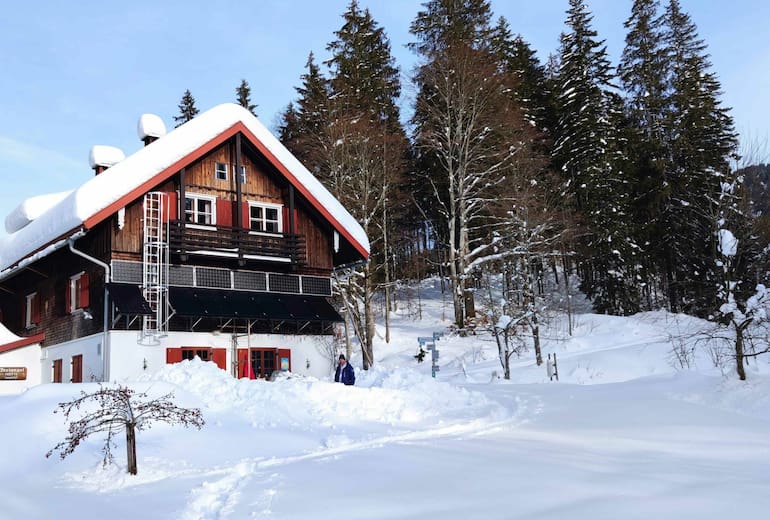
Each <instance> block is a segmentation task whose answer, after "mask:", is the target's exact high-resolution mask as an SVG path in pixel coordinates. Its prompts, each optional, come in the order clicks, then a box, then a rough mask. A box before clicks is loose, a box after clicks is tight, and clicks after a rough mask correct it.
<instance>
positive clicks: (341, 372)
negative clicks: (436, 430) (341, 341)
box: [334, 354, 356, 385]
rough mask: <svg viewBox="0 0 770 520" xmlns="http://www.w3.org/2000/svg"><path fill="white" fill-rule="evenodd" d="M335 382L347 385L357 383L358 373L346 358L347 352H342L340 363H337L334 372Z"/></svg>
mask: <svg viewBox="0 0 770 520" xmlns="http://www.w3.org/2000/svg"><path fill="white" fill-rule="evenodd" d="M334 382H335V383H344V384H346V385H354V384H356V374H355V372H353V367H352V366H350V364H348V362H347V360H346V359H345V354H340V364H339V365H337V371H336V372H335V373H334Z"/></svg>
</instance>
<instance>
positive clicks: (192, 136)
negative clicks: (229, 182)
mask: <svg viewBox="0 0 770 520" xmlns="http://www.w3.org/2000/svg"><path fill="white" fill-rule="evenodd" d="M238 132H242V133H243V134H244V135H245V136H246V138H247V139H248V140H249V141H250V142H251V143H252V144H253V145H254V146H255V147H256V148H257V149H258V150H259V151H260V152H261V153H262V154H264V155H265V156H266V158H267V160H268V161H270V162H271V163H272V164H273V165H274V166H275V167H276V168H277V169H278V171H279V172H280V173H281V174H282V175H284V176H285V177H286V178H287V179H288V181H289V182H290V183H292V184H293V185H294V187H295V189H297V190H298V191H299V192H300V193H302V194H303V195H304V196H305V197H306V198H307V199H308V201H309V202H310V203H311V204H312V205H313V206H314V207H315V208H316V209H317V210H318V211H319V212H320V213H321V215H323V216H324V218H326V219H327V220H328V221H329V222H330V223H331V225H332V226H333V227H334V229H335V230H336V231H337V232H339V233H340V234H341V235H342V236H343V237H345V238H346V239H347V240H348V241H349V242H350V243H351V245H352V246H353V247H354V248H355V249H356V250H357V251H358V253H359V254H361V256H362V257H363V258H366V257H368V256H369V240H368V238H367V237H366V233H365V232H364V230H363V228H362V227H361V226H360V225H359V224H358V222H357V221H356V219H355V218H353V216H352V215H351V214H350V213H348V211H347V210H346V209H345V208H344V207H343V206H342V204H340V202H339V201H338V200H337V199H336V198H335V197H334V196H333V195H332V194H331V193H329V191H328V190H327V189H326V188H325V187H324V186H323V185H322V184H321V183H320V182H319V181H318V179H316V178H315V176H314V175H313V174H312V173H310V172H309V171H308V170H307V168H305V167H304V166H303V165H302V163H300V162H299V161H298V160H297V159H296V158H295V157H294V156H293V155H292V154H291V152H289V151H288V150H287V149H286V148H285V147H284V146H283V145H282V144H281V143H280V141H278V139H276V137H275V136H274V135H273V134H272V133H271V132H270V131H269V130H268V129H267V128H265V126H264V125H262V123H261V122H260V121H259V120H258V119H257V118H256V117H254V115H253V114H251V112H249V111H248V110H246V109H245V108H243V107H241V106H240V105H236V104H232V103H227V104H223V105H218V106H216V107H214V108H212V109H211V110H208V111H206V112H204V113H202V114H200V115H199V116H198V117H196V118H195V119H193V120H191V121H189V122H187V123H185V124H183V125H182V126H180V127H179V128H176V129H175V130H173V131H171V132H169V133H168V134H167V135H165V136H163V137H161V138H160V139H158V140H157V141H155V142H153V143H151V144H149V145H148V146H145V147H144V148H141V149H139V150H138V151H137V152H136V153H134V154H133V155H131V156H129V157H127V158H126V159H125V160H123V161H121V162H119V163H118V164H116V165H114V166H112V167H111V168H108V169H107V170H105V171H104V172H102V173H101V174H99V175H96V176H94V177H92V178H90V179H89V180H88V181H86V182H85V183H84V184H83V185H81V186H80V187H79V188H77V189H75V190H74V191H72V192H71V193H70V194H69V195H67V196H66V197H64V198H63V199H62V200H61V201H59V202H58V203H57V204H56V205H54V206H52V207H51V208H50V209H48V211H46V212H45V213H44V214H42V215H40V216H39V217H38V218H36V219H35V220H33V221H32V222H30V223H29V224H28V225H26V226H25V227H23V228H22V229H19V230H18V231H16V232H15V233H12V234H9V235H7V236H5V237H3V238H0V275H2V271H4V270H7V269H8V268H10V267H13V266H14V265H15V264H17V263H18V262H20V261H21V260H23V259H24V258H25V257H27V256H29V255H31V254H32V253H35V252H36V251H38V250H40V249H41V248H43V247H45V246H46V245H48V244H50V243H51V242H53V241H54V240H56V239H58V238H61V237H66V236H67V235H68V234H70V233H75V232H77V231H79V230H80V229H81V228H86V229H90V228H93V227H94V226H95V225H96V224H98V223H99V222H101V221H103V220H104V219H106V218H109V217H110V216H111V215H112V214H114V213H115V212H116V211H118V210H119V209H120V208H122V207H123V206H125V205H126V204H128V203H129V202H131V201H132V200H135V199H136V198H137V197H139V196H141V195H142V194H143V193H144V192H146V191H149V190H150V189H152V188H153V187H154V186H157V185H158V184H159V183H161V182H163V181H164V180H165V179H167V178H170V177H171V176H173V175H174V174H175V173H177V172H178V171H179V170H181V169H182V167H184V166H186V165H188V164H189V163H190V162H192V161H194V160H196V159H198V158H200V157H202V156H203V155H205V154H206V153H208V152H210V151H211V150H213V149H214V148H216V147H217V146H219V145H220V144H222V143H224V142H225V141H227V140H228V139H229V138H230V137H232V136H234V135H235V134H237V133H238Z"/></svg>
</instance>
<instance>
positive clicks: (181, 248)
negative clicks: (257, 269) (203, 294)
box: [169, 220, 307, 265]
mask: <svg viewBox="0 0 770 520" xmlns="http://www.w3.org/2000/svg"><path fill="white" fill-rule="evenodd" d="M169 247H170V249H171V254H172V255H174V254H177V255H187V254H198V255H214V256H225V257H233V258H239V259H241V258H242V259H246V260H265V261H274V262H286V263H290V264H295V265H304V264H305V263H306V259H307V251H306V244H305V237H304V236H303V235H289V234H280V235H273V234H270V235H267V234H256V233H253V232H249V230H248V229H242V228H233V227H226V226H211V227H209V226H206V228H202V227H200V226H194V225H193V226H191V225H190V224H185V223H183V222H182V221H179V220H172V221H171V222H170V223H169Z"/></svg>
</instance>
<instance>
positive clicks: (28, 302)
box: [24, 292, 40, 329]
mask: <svg viewBox="0 0 770 520" xmlns="http://www.w3.org/2000/svg"><path fill="white" fill-rule="evenodd" d="M39 323H40V298H39V297H38V295H37V293H36V292H33V293H32V294H28V295H27V296H26V298H25V300H24V327H26V328H28V329H31V328H32V327H34V326H36V325H38V324H39Z"/></svg>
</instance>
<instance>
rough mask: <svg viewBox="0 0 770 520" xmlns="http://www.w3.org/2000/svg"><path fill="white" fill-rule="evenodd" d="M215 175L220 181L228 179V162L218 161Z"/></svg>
mask: <svg viewBox="0 0 770 520" xmlns="http://www.w3.org/2000/svg"><path fill="white" fill-rule="evenodd" d="M214 176H215V177H216V179H217V180H218V181H226V180H227V164H226V163H221V162H218V163H216V166H215V167H214Z"/></svg>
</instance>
